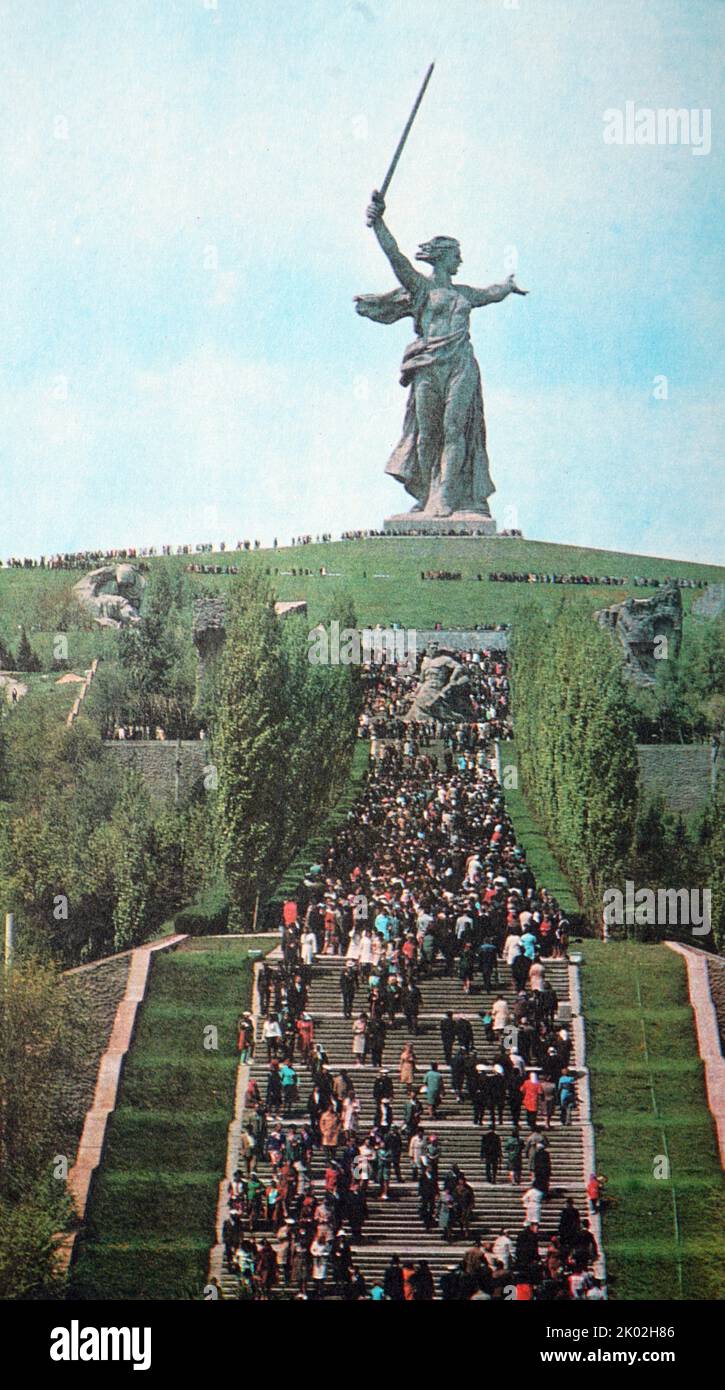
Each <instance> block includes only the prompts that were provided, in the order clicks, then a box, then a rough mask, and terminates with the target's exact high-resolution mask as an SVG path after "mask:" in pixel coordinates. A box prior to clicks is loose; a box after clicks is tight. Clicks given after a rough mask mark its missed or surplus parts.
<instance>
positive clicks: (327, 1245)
mask: <svg viewBox="0 0 725 1390" xmlns="http://www.w3.org/2000/svg"><path fill="white" fill-rule="evenodd" d="M494 655H495V661H494V660H493V659H491V664H490V667H489V669H488V670H486V669H485V664H484V671H483V672H482V674H483V675H484V677H485V679H486V680H489V679H494V680H501V681H503V680H505V675H506V673H505V668H502V669H499V670H497V669H496V667H497V666H498V667H501V662H500V658H499V654H494ZM389 679H391V680H393V681H394V679H395V676H394V674H391V673H390V672H387V671H375V672H371V673H370V683H369V686H368V698H367V702H366V705H367V710H368V712H369V714H370V715H371V716H375V715H376V713H377V712H376V708H375V706H376V703H377V701H378V699H379V698H380V697H381V695H383V694H385V695H387V694H388V691H387V690H386V689H385V686H386V683H387V682H388V680H389ZM381 681H382V682H383V687H384V689H383V690H382V691H381V689H380V685H379V683H380V682H381ZM494 688H495V689H496V690H497V693H501V691H502V690H503V688H504V687H503V684H502V685H500V686H496V687H494ZM394 708H395V707H394ZM392 717H393V718H395V715H394V714H393V716H392ZM474 745H475V746H474V747H472V748H463V747H462V748H461V750H460V751H459V752H458V754H453V752H452V750H450V749H448V750H446V751H447V752H449V753H450V754H451V756H450V757H449V758H446V757H445V756H442V757H439V756H438V752H439V750H437V749H436V750H434V749H432V748H431V749H428V750H425V751H421V750H420V749H408V750H406V747H405V743H404V742H403V743H401V742H400V741H399V740H395V739H392V740H390V739H389V740H386V742H385V745H384V749H383V751H382V754H381V756H380V757H379V759H377V760H376V761H375V763H374V764H373V765H372V768H371V772H370V775H369V778H368V780H367V783H366V785H365V787H364V790H363V791H362V793H361V795H360V797H359V799H358V801H357V803H356V805H355V807H354V809H353V811H352V812H351V814H350V816H349V817H348V819H347V820H346V822H345V823H344V824H343V825H341V826H340V827H339V828H338V829H337V831H336V832H335V834H334V835H333V836H332V838H331V840H330V843H329V844H328V846H327V848H326V850H325V852H324V853H323V854H322V855H321V857H320V861H319V863H318V864H316V865H314V866H312V867H311V869H310V871H309V873H308V875H307V876H306V878H305V880H304V882H303V883H302V884H301V885H300V889H299V892H298V894H297V895H296V897H295V898H294V900H290V901H288V902H287V903H285V905H284V909H283V914H282V916H283V921H282V926H281V938H282V953H281V954H282V959H281V962H280V963H279V965H276V966H275V965H271V964H270V963H269V962H265V963H264V965H263V966H262V967H261V969H260V972H259V977H258V994H259V997H258V1016H257V1017H258V1021H257V1026H256V1030H255V1022H254V1019H253V1018H252V1016H251V1015H250V1014H246V1015H244V1016H243V1017H242V1018H241V1019H240V1022H239V1047H240V1051H241V1052H242V1055H243V1057H245V1058H251V1056H252V1055H253V1053H254V1051H255V1049H256V1051H257V1059H258V1063H259V1054H260V1051H261V1052H262V1056H263V1057H264V1059H265V1066H266V1077H265V1079H264V1080H261V1078H260V1071H259V1066H257V1069H256V1073H255V1075H253V1076H252V1078H251V1079H250V1082H249V1087H248V1090H247V1095H246V1102H245V1120H244V1127H243V1133H242V1141H241V1148H240V1155H241V1158H240V1164H241V1166H240V1168H239V1169H238V1171H237V1172H236V1173H235V1175H234V1178H233V1181H232V1182H231V1184H230V1188H229V1215H228V1218H227V1221H226V1223H225V1227H224V1246H225V1259H226V1261H227V1265H228V1267H229V1268H230V1269H232V1270H234V1271H236V1272H237V1273H238V1275H239V1278H240V1288H241V1290H242V1296H243V1297H250V1298H268V1297H270V1296H271V1294H272V1292H273V1290H274V1289H275V1288H277V1287H279V1288H281V1289H283V1290H285V1291H287V1292H288V1293H289V1295H290V1296H297V1297H308V1298H321V1297H325V1296H329V1295H330V1294H334V1295H335V1296H336V1297H339V1298H345V1299H362V1298H368V1299H372V1300H378V1299H394V1300H406V1299H411V1300H414V1301H417V1300H428V1299H432V1298H434V1297H436V1296H440V1297H442V1298H445V1299H470V1298H483V1299H497V1298H511V1297H515V1298H517V1299H522V1300H524V1299H531V1298H537V1299H553V1300H558V1299H570V1298H599V1297H603V1296H604V1290H603V1288H602V1284H601V1281H600V1280H599V1279H598V1278H597V1276H596V1273H595V1270H594V1266H595V1263H596V1261H597V1259H598V1255H599V1252H598V1249H597V1246H596V1241H595V1238H594V1235H593V1233H592V1231H591V1229H590V1227H589V1222H588V1220H587V1218H586V1217H584V1216H582V1214H581V1212H580V1211H579V1209H578V1207H577V1205H576V1203H575V1202H574V1200H573V1198H571V1197H570V1198H569V1199H568V1200H566V1202H565V1205H564V1207H563V1209H562V1211H561V1215H560V1217H559V1220H558V1223H557V1225H556V1229H555V1230H554V1231H553V1232H547V1234H546V1235H544V1234H543V1233H542V1229H541V1221H542V1209H543V1208H544V1207H545V1204H546V1202H547V1201H548V1200H549V1199H550V1196H551V1193H552V1184H553V1183H555V1182H556V1183H557V1185H558V1187H559V1190H560V1191H561V1183H562V1181H563V1179H562V1178H561V1176H560V1175H559V1176H558V1177H557V1174H556V1172H555V1171H554V1164H553V1160H552V1148H551V1144H550V1134H551V1131H552V1129H556V1128H559V1127H562V1128H563V1127H566V1126H567V1125H568V1124H569V1123H570V1122H571V1118H572V1115H573V1113H575V1111H576V1108H577V1103H578V1098H577V1081H576V1073H575V1070H574V1066H573V1063H574V1058H573V1045H572V1038H571V1036H570V1032H569V1029H568V1027H567V1026H566V1023H563V1022H561V1021H560V1020H559V1018H558V999H557V995H556V991H555V990H554V988H553V986H552V984H551V980H550V979H549V978H548V977H547V961H551V960H552V959H557V958H558V959H566V957H567V948H568V923H567V921H566V919H565V917H564V915H563V913H562V911H561V910H560V908H559V906H558V904H557V902H556V901H555V900H554V899H553V898H552V896H551V895H550V894H549V893H548V892H547V891H546V890H545V889H543V888H539V887H537V885H536V882H535V880H534V876H533V874H532V873H531V870H530V869H529V867H528V864H527V862H526V855H525V853H524V850H523V849H522V847H521V846H520V845H519V844H518V843H517V840H516V836H515V833H514V829H513V825H512V823H511V821H510V819H509V817H508V816H507V814H506V809H505V806H504V803H503V798H502V792H501V788H500V786H499V784H498V782H497V780H496V777H495V775H494V774H493V772H492V770H491V768H490V767H489V766H487V764H486V762H485V760H482V759H481V758H480V757H479V756H478V754H479V752H480V747H479V746H478V740H475V741H474ZM326 956H327V957H333V958H341V960H340V976H339V990H340V1003H341V1009H342V1014H343V1017H344V1018H345V1019H346V1020H348V1023H349V1027H350V1062H349V1065H348V1066H341V1065H339V1063H338V1064H337V1065H336V1066H332V1065H331V1063H330V1060H329V1058H328V1055H327V1053H326V1050H325V1046H324V1041H323V1040H321V1039H320V1038H319V1037H317V1036H316V1031H315V1021H314V1017H313V1015H312V1013H311V1011H310V1008H309V994H310V983H311V979H312V977H313V971H314V966H315V962H316V960H318V959H319V958H323V959H324V958H325V957H326ZM438 976H441V977H445V976H447V977H449V978H457V979H458V980H459V982H460V991H461V994H460V997H461V1003H462V1004H463V1003H464V1002H465V1004H466V1011H463V1010H461V1012H458V1013H456V1012H454V1011H449V1012H447V1013H446V1014H445V1015H444V1017H443V1019H442V1020H441V1021H440V1024H439V1027H438V1030H437V1031H438V1036H437V1037H436V1038H434V1039H433V1040H431V1038H430V1035H429V1033H428V1032H426V1033H425V1034H424V1035H423V1036H424V1042H422V1043H421V1044H420V1046H419V1045H418V1038H419V1036H420V1030H419V1016H420V1013H421V1002H422V998H423V992H424V990H425V988H426V982H427V981H428V980H431V979H433V978H435V977H438ZM504 987H505V988H507V990H508V992H509V995H510V993H511V988H510V987H513V1002H510V1000H509V1001H507V998H506V997H505V996H504V993H503V992H502V991H503V989H504ZM474 1002H475V1003H480V1009H479V1010H478V1011H477V1015H476V1014H472V1013H471V1008H472V1005H473V1004H474ZM476 1016H477V1018H478V1024H477V1026H476V1028H474V1025H473V1022H472V1019H475V1018H476ZM398 1039H400V1041H398ZM391 1054H392V1055H391ZM365 1066H367V1067H372V1068H373V1069H374V1071H375V1076H374V1080H373V1086H372V1107H373V1108H372V1113H369V1112H368V1111H367V1110H366V1103H364V1102H363V1101H362V1100H361V1098H360V1097H359V1095H358V1094H357V1088H356V1077H357V1076H358V1074H359V1069H360V1068H362V1067H365ZM257 1078H260V1079H257ZM465 1107H469V1108H470V1121H471V1122H472V1124H473V1125H474V1126H476V1127H477V1130H478V1132H480V1156H479V1167H478V1169H477V1171H476V1172H475V1173H474V1172H470V1171H465V1169H464V1168H463V1167H462V1165H461V1164H460V1163H459V1162H457V1161H455V1156H451V1154H450V1152H446V1147H447V1146H446V1145H445V1144H444V1143H443V1142H442V1140H441V1136H440V1134H439V1132H438V1123H439V1120H440V1119H441V1117H442V1115H444V1114H450V1113H454V1114H456V1116H460V1115H461V1114H462V1113H465ZM364 1111H365V1113H363V1112H364ZM260 1160H263V1161H264V1162H265V1167H266V1169H267V1171H266V1173H265V1175H264V1176H263V1175H262V1173H261V1171H260ZM472 1180H473V1181H478V1182H481V1181H483V1182H485V1183H486V1184H492V1185H493V1184H496V1183H498V1182H505V1183H507V1184H509V1185H511V1186H512V1187H513V1188H515V1189H516V1191H517V1194H518V1197H519V1200H520V1204H521V1226H520V1228H519V1229H518V1230H516V1231H510V1230H508V1229H505V1230H500V1231H491V1230H485V1229H483V1230H482V1229H481V1228H480V1225H479V1223H478V1221H477V1218H476V1197H475V1189H474V1187H473V1185H472ZM399 1183H408V1184H415V1190H416V1195H417V1212H418V1220H419V1223H420V1228H419V1229H421V1230H422V1231H423V1232H424V1233H428V1234H429V1236H430V1238H431V1239H433V1240H436V1239H439V1240H440V1241H441V1242H442V1243H444V1245H446V1246H448V1245H450V1246H456V1245H458V1246H462V1247H463V1248H462V1250H459V1251H458V1252H456V1253H457V1254H458V1256H459V1258H457V1259H456V1260H455V1261H454V1262H453V1263H452V1264H451V1265H450V1266H449V1267H448V1268H447V1269H446V1270H445V1272H444V1273H443V1274H442V1275H441V1276H440V1277H438V1278H437V1279H436V1276H435V1275H434V1273H433V1271H432V1270H431V1269H430V1266H429V1263H428V1262H427V1261H426V1260H424V1259H421V1260H413V1261H406V1260H404V1259H402V1258H401V1259H399V1258H398V1257H397V1256H392V1257H391V1259H390V1262H389V1264H388V1267H387V1269H386V1270H385V1271H384V1272H383V1273H382V1274H381V1276H380V1278H379V1279H377V1280H372V1281H371V1279H370V1277H369V1276H367V1277H366V1275H365V1273H364V1272H363V1270H362V1269H361V1268H360V1261H359V1259H358V1258H356V1250H358V1251H359V1250H360V1249H361V1248H363V1249H364V1245H365V1240H366V1235H365V1227H366V1223H367V1222H368V1220H369V1214H370V1208H371V1203H376V1204H377V1203H378V1202H379V1203H385V1202H388V1201H390V1200H394V1197H395V1194H394V1192H393V1191H392V1190H391V1189H392V1185H394V1184H399ZM602 1184H603V1180H602V1179H601V1178H599V1177H597V1175H596V1174H592V1175H591V1178H590V1184H589V1189H588V1202H589V1209H590V1213H591V1212H593V1211H595V1210H598V1209H599V1205H600V1203H601V1200H602Z"/></svg>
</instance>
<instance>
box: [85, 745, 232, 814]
mask: <svg viewBox="0 0 725 1390" xmlns="http://www.w3.org/2000/svg"><path fill="white" fill-rule="evenodd" d="M104 747H105V749H106V752H107V756H108V757H111V758H115V759H116V760H117V762H119V763H120V764H121V766H122V767H129V768H136V769H137V770H138V771H139V772H140V773H141V776H142V778H143V780H144V784H145V786H146V787H147V788H148V791H149V794H150V796H152V797H154V799H155V800H156V801H172V802H173V801H174V800H175V798H176V795H177V790H176V788H177V776H178V799H179V804H180V805H183V804H184V802H186V801H188V800H189V797H190V796H191V795H192V793H193V792H194V791H196V790H197V789H198V788H200V787H202V786H203V783H204V775H205V768H207V767H208V766H209V764H210V760H211V745H210V744H209V743H208V742H207V740H206V739H182V741H181V742H180V743H177V742H176V741H175V740H174V741H173V742H172V741H169V742H165V741H164V740H162V739H138V740H136V739H109V740H107V742H106V743H105V745H104Z"/></svg>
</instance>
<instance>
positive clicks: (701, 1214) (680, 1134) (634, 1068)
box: [580, 941, 725, 1300]
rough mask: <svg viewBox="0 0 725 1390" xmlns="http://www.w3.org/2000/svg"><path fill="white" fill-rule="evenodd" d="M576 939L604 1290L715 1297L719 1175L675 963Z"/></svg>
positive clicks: (640, 948)
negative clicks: (599, 1185)
mask: <svg viewBox="0 0 725 1390" xmlns="http://www.w3.org/2000/svg"><path fill="white" fill-rule="evenodd" d="M580 949H581V950H582V954H583V956H584V963H583V966H582V989H583V1008H584V1018H585V1023H586V1030H587V1053H588V1063H589V1068H590V1074H591V1088H592V1103H593V1119H594V1128H595V1132H596V1154H597V1166H598V1170H599V1172H603V1173H606V1174H607V1176H608V1178H609V1184H608V1189H607V1191H608V1194H609V1196H610V1198H611V1199H612V1204H611V1207H610V1209H609V1210H608V1211H607V1213H606V1216H605V1226H604V1248H605V1252H606V1256H607V1264H608V1273H609V1279H610V1294H611V1297H613V1298H616V1299H698V1300H699V1299H716V1298H723V1296H725V1276H724V1275H723V1268H722V1258H721V1256H722V1248H723V1240H724V1239H725V1229H724V1228H725V1221H724V1219H723V1191H722V1173H721V1169H720V1162H719V1157H718V1150H717V1143H716V1138H715V1131H714V1126H713V1122H712V1118H711V1115H710V1112H709V1110H708V1106H707V1098H706V1093H705V1083H704V1076H703V1068H702V1063H701V1061H700V1058H699V1056H698V1052H697V1040H696V1034H695V1028H694V1019H693V1014H692V1009H691V1006H690V1002H689V997H688V993H687V977H686V972H685V967H684V963H683V961H682V959H681V958H680V957H679V956H677V955H676V954H675V953H674V952H673V951H669V950H667V948H666V947H665V946H663V945H658V946H644V945H639V944H635V943H618V942H602V941H586V942H585V943H584V944H583V946H582V947H581V948H580ZM666 1163H669V1174H670V1176H669V1178H668V1177H666V1176H661V1177H657V1176H655V1174H656V1173H657V1172H660V1173H666V1171H667V1169H666V1166H665V1165H666Z"/></svg>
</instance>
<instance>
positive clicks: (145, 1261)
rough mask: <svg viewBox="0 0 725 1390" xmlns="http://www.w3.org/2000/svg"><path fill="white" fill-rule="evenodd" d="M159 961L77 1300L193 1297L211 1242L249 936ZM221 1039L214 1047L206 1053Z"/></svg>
mask: <svg viewBox="0 0 725 1390" xmlns="http://www.w3.org/2000/svg"><path fill="white" fill-rule="evenodd" d="M195 946H196V947H197V949H194V950H189V951H187V950H182V951H174V952H172V953H168V954H163V953H162V954H160V955H158V956H157V957H156V958H155V960H154V962H153V965H152V971H151V978H150V981H149V987H148V992H147V995H146V999H145V1001H144V1004H143V1007H142V1009H141V1015H140V1019H139V1023H138V1027H137V1031H136V1035H135V1037H134V1040H133V1042H132V1045H131V1049H130V1052H129V1056H128V1059H127V1064H126V1069H125V1072H124V1076H123V1080H122V1085H121V1094H120V1102H119V1105H118V1108H117V1109H116V1111H115V1113H114V1115H113V1116H112V1118H111V1121H110V1125H109V1131H108V1139H107V1144H106V1149H105V1152H104V1157H103V1162H102V1164H101V1168H100V1171H99V1173H98V1175H97V1180H96V1183H95V1185H94V1189H93V1193H92V1198H91V1203H90V1208H89V1213H88V1221H87V1227H86V1231H85V1233H84V1235H83V1237H82V1242H81V1248H80V1252H79V1257H78V1260H77V1262H76V1264H75V1266H74V1269H73V1271H72V1287H71V1297H72V1298H75V1299H93V1298H103V1299H117V1298H131V1299H149V1298H150V1299H179V1298H182V1299H188V1298H200V1297H201V1296H202V1290H203V1288H204V1284H205V1282H206V1272H207V1264H208V1256H209V1248H210V1246H211V1244H212V1242H213V1237H214V1220H215V1214H216V1203H217V1194H218V1185H219V1180H220V1177H221V1174H222V1173H223V1172H224V1163H225V1156H226V1140H227V1128H228V1125H229V1122H230V1120H231V1115H232V1108H233V1096H234V1084H235V1078H236V1070H237V1061H238V1054H237V1050H236V1021H237V1017H238V1015H239V1012H240V1010H241V1009H243V1008H246V1007H247V1005H248V1003H249V1000H250V997H251V982H252V962H251V961H250V960H249V951H250V949H254V948H255V947H258V946H264V947H268V946H269V942H268V941H260V940H259V939H257V938H255V937H250V938H249V939H248V940H245V941H244V942H243V943H241V942H238V941H229V942H225V943H222V944H220V943H219V942H214V943H209V946H208V947H207V946H206V944H204V945H201V943H195ZM210 1025H211V1026H213V1027H215V1028H216V1029H217V1030H218V1049H217V1050H207V1049H206V1048H205V1046H204V1041H205V1036H208V1035H205V1029H208V1028H209V1026H210Z"/></svg>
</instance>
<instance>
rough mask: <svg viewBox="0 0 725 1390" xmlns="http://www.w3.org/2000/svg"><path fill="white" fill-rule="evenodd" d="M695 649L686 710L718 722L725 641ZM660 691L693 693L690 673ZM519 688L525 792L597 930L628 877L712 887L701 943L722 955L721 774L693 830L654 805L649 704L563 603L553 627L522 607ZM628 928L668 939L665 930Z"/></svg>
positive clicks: (595, 634)
mask: <svg viewBox="0 0 725 1390" xmlns="http://www.w3.org/2000/svg"><path fill="white" fill-rule="evenodd" d="M693 647H695V650H696V651H697V652H698V653H699V654H700V658H701V659H700V660H699V661H698V662H696V663H695V667H694V672H693V686H694V690H693V691H690V692H689V695H688V698H689V700H690V704H689V708H690V710H691V711H694V710H695V708H697V711H698V716H697V717H698V719H699V718H700V712H702V711H705V710H707V709H711V710H712V711H713V713H714V714H715V716H716V718H719V717H720V701H719V693H718V689H717V682H716V679H715V678H714V677H713V679H711V681H710V682H709V683H708V677H707V671H708V669H710V670H711V671H713V672H714V671H716V670H717V661H716V660H715V661H714V660H713V659H712V658H713V652H715V651H716V650H717V649H718V648H719V638H718V636H717V635H715V637H713V636H712V635H707V634H701V635H699V636H698V638H697V639H696V644H695V642H693ZM663 665H666V663H663ZM663 682H665V683H666V688H667V691H668V699H670V702H671V703H672V701H673V699H674V697H673V695H672V692H673V690H675V689H677V690H680V691H681V692H685V691H689V687H688V685H687V674H686V667H685V666H684V664H683V663H682V662H680V663H679V666H678V669H677V671H672V672H669V671H668V672H667V673H666V674H664V675H663ZM511 687H512V710H513V719H514V728H515V730H516V752H517V763H518V769H519V776H520V779H521V787H522V791H523V793H524V796H525V797H526V800H527V801H528V803H529V805H530V807H531V809H532V811H533V813H534V814H535V816H536V817H537V819H538V820H539V822H540V824H541V826H542V828H543V830H544V832H545V833H546V836H547V838H548V840H549V843H550V844H551V847H552V849H553V851H554V853H555V855H556V858H557V860H558V862H559V864H560V865H561V868H562V870H563V871H564V873H565V874H566V876H567V877H568V879H569V881H570V882H571V884H572V887H573V888H574V890H575V892H576V895H577V897H578V899H579V902H580V904H581V907H582V911H583V913H584V914H585V916H586V918H587V920H588V922H589V923H590V925H591V926H592V927H593V929H594V930H595V931H597V930H599V929H600V926H601V922H602V900H603V894H604V892H605V890H606V889H607V888H613V887H620V886H623V885H624V883H625V882H626V881H627V880H628V879H630V880H632V881H633V882H635V883H636V884H637V886H638V887H643V888H644V887H650V888H654V889H657V888H659V887H693V888H695V887H696V888H700V889H704V888H710V890H711V892H712V938H711V940H707V941H705V940H699V941H698V942H697V943H696V944H698V945H710V944H715V945H717V947H718V948H721V947H722V945H723V942H724V941H725V839H724V831H723V820H724V817H723V814H722V812H723V809H724V806H723V801H724V793H723V778H722V775H721V776H720V778H719V780H718V783H717V787H716V791H715V793H714V794H713V796H712V798H711V801H710V804H709V805H708V806H707V807H706V808H705V810H704V812H703V813H701V814H700V815H699V816H696V817H693V818H692V819H691V820H690V821H689V822H686V821H685V820H684V818H683V817H682V816H678V815H675V814H673V813H672V812H671V811H669V810H668V809H667V808H666V807H665V806H664V804H663V803H662V802H661V801H657V800H654V799H651V798H648V797H647V796H646V795H645V793H644V791H643V789H642V787H641V785H640V779H639V766H638V758H637V743H638V741H639V738H640V736H641V731H642V719H643V707H644V703H645V702H643V697H642V694H641V692H637V691H633V690H632V688H631V687H630V686H628V685H627V684H626V682H625V679H624V675H623V663H622V658H621V653H620V651H619V649H618V647H617V645H616V643H615V642H614V641H612V639H611V637H610V636H609V635H608V634H607V633H604V632H602V631H601V630H600V629H599V628H597V626H596V624H595V623H594V622H593V621H592V617H591V613H590V612H589V611H588V610H587V609H586V608H584V607H579V606H578V605H572V604H571V603H568V604H566V605H564V604H562V605H561V607H560V609H559V610H558V611H557V612H556V613H555V614H554V615H553V616H551V617H547V616H546V614H544V613H543V612H540V611H538V610H536V609H534V608H530V607H526V608H522V609H521V611H520V612H519V613H517V615H516V619H515V622H514V624H513V641H512V676H511ZM652 698H653V699H655V700H656V699H658V698H659V697H658V695H657V693H656V692H655V694H654V696H653V697H652ZM663 698H664V697H663ZM702 717H704V715H703V716H702ZM625 930H628V931H629V932H630V934H635V935H639V936H646V935H648V934H649V935H651V936H653V937H654V936H655V935H657V933H658V932H659V935H662V930H661V928H657V929H656V930H649V929H639V928H637V927H630V928H625Z"/></svg>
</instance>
